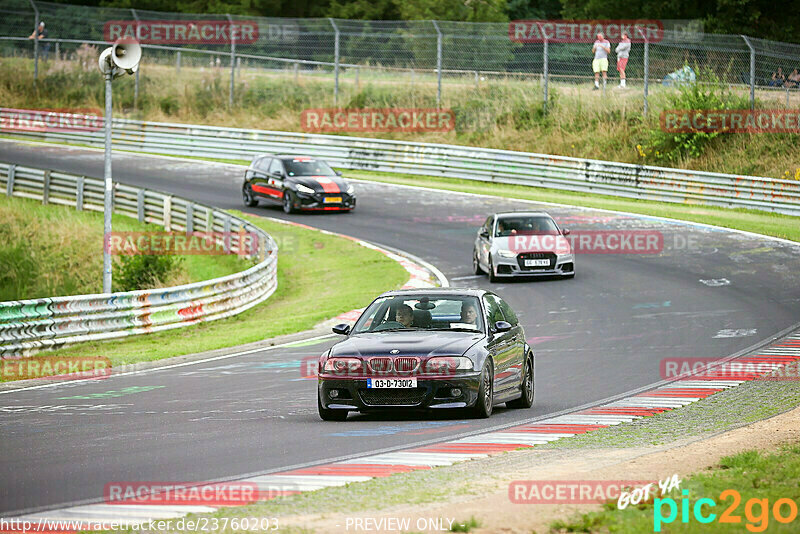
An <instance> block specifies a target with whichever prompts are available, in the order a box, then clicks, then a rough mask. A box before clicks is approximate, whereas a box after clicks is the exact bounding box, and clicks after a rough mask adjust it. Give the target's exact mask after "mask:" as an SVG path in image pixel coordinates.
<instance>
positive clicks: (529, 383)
mask: <svg viewBox="0 0 800 534" xmlns="http://www.w3.org/2000/svg"><path fill="white" fill-rule="evenodd" d="M533 378H534V377H533V355H531V354H529V355H528V357H527V358H525V376H524V377H523V378H522V384H521V387H520V389H521V390H522V396H521V397H520V398H518V399H514V400H513V401H508V402H507V403H506V406H508V407H509V408H530V407H531V406H533V396H534V392H535V389H534V381H533Z"/></svg>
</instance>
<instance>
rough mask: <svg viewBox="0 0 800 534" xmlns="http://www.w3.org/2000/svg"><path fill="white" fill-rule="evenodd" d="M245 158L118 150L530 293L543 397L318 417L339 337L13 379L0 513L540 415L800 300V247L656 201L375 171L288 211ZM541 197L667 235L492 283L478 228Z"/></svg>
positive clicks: (614, 389)
mask: <svg viewBox="0 0 800 534" xmlns="http://www.w3.org/2000/svg"><path fill="white" fill-rule="evenodd" d="M102 157H103V155H102V152H100V151H91V150H85V149H77V148H64V147H56V146H44V145H39V146H32V145H26V144H22V143H12V142H7V141H2V142H0V161H7V162H12V163H18V164H21V165H28V166H35V167H42V168H50V169H54V170H60V171H65V172H71V173H79V174H85V175H87V176H94V177H102V169H103V167H102ZM242 174H243V168H242V167H238V166H233V165H224V164H206V163H203V162H192V161H187V160H177V159H170V158H161V157H148V156H138V155H132V154H125V153H118V154H115V155H114V178H115V180H117V181H119V182H123V183H128V184H133V185H137V186H143V187H148V188H152V189H158V190H161V191H169V192H172V193H174V194H176V195H179V196H183V197H187V198H192V199H194V200H196V201H199V202H202V203H206V204H211V205H214V206H217V207H220V208H226V209H227V208H234V209H239V210H243V211H246V212H249V213H256V214H259V215H264V216H270V217H276V218H282V219H290V220H292V221H297V222H301V223H303V224H307V225H310V226H314V227H317V228H322V229H326V230H331V231H334V232H339V233H342V234H346V235H350V236H354V237H357V238H361V239H365V240H368V241H371V242H374V243H377V244H383V245H387V246H389V247H395V248H399V249H402V250H405V251H407V252H409V253H411V254H414V255H416V256H418V257H420V258H422V259H424V260H426V261H428V262H430V263H432V264H433V265H435V266H437V267H438V268H439V269H440V270H441V271H443V272H444V274H445V275H446V276H447V277H448V278H449V279H450V280H451V283H452V285H454V286H460V287H483V288H490V289H492V290H493V291H495V292H497V293H498V294H500V295H502V296H503V297H504V298H506V299H507V300H508V301H509V302H510V303H511V305H512V306H513V307H514V309H515V310H517V312H518V314H519V316H520V320H521V322H522V324H523V325H524V327H525V330H526V334H527V338H528V341H529V342H530V343H531V345H532V346H533V348H534V350H535V352H536V404H535V405H534V407H533V408H531V409H529V410H523V411H519V410H510V409H504V408H498V409H497V410H496V412H495V414H494V415H493V416H492V418H491V419H489V420H481V421H478V420H470V419H465V418H464V417H463V415H461V414H447V413H436V414H433V415H417V414H397V415H393V416H378V415H358V414H356V415H351V416H350V418H349V419H348V421H347V422H345V423H325V422H322V421H321V420H319V418H318V416H317V413H316V404H315V402H316V399H315V394H316V390H315V381H314V380H313V379H308V378H303V376H302V372H301V364H302V361H303V359H304V358H308V357H314V356H318V355H319V354H320V353H321V352H322V351H323V350H325V349H326V348H327V347H328V346H330V344H332V343H333V342H334V341H335V338H334V337H330V338H326V339H323V340H319V341H316V342H311V343H310V344H301V345H299V346H297V345H295V346H290V347H278V348H272V349H268V350H259V351H255V352H252V353H249V354H245V355H240V356H235V357H230V358H225V359H220V360H215V361H209V362H200V363H192V364H189V365H183V366H179V367H167V368H163V369H152V370H148V371H145V372H141V373H137V374H130V375H120V376H112V377H111V378H109V379H106V380H102V381H94V382H82V383H71V384H70V383H64V384H59V385H57V386H54V387H47V388H39V389H28V390H21V391H13V392H7V393H3V394H0V436H2V440H1V442H2V446H3V453H2V455H0V496H1V497H2V498H0V516H8V515H11V514H14V515H16V514H18V513H20V512H21V511H23V510H26V511H32V510H39V509H47V508H55V507H60V506H62V505H66V504H68V503H75V502H79V501H85V500H93V499H99V498H101V497H102V494H103V493H102V492H103V487H104V485H105V484H107V483H110V482H115V481H147V480H149V481H205V480H216V479H222V478H226V477H228V478H230V477H235V476H238V475H245V474H252V473H262V472H269V471H278V470H282V469H284V468H286V467H290V466H298V465H304V464H314V463H323V462H329V461H330V460H331V459H334V458H339V457H343V456H358V455H361V454H367V453H371V452H374V451H376V450H380V449H387V448H394V447H405V446H411V445H415V444H418V443H421V442H424V441H429V440H445V439H449V438H452V437H453V436H454V435H457V434H460V433H463V432H476V431H479V430H481V429H485V428H489V427H493V426H497V425H503V424H506V425H510V424H512V423H515V422H521V421H525V420H529V419H531V418H539V417H544V416H547V415H548V414H553V413H555V412H559V411H562V410H567V409H570V408H574V407H577V406H582V405H584V404H587V403H591V402H595V401H598V400H600V399H605V398H607V397H610V396H613V395H617V394H623V393H625V392H628V391H631V390H634V389H637V388H641V387H643V386H647V385H648V384H652V383H655V382H658V381H659V380H660V379H661V377H660V363H661V362H662V360H664V359H667V358H684V357H724V356H728V355H730V354H733V353H735V352H738V351H741V350H743V349H746V348H748V347H751V346H753V345H755V344H757V343H759V342H760V341H763V340H767V339H769V338H770V337H771V336H773V335H774V334H776V333H777V332H780V331H781V330H783V329H785V328H788V327H789V326H791V325H793V324H794V323H796V322H797V320H798V317H800V313H798V311H799V310H800V248H798V247H796V246H792V245H787V244H782V243H777V242H775V241H771V240H766V239H763V238H758V237H753V236H746V235H742V234H737V233H734V232H728V231H723V230H715V229H707V228H701V227H697V226H691V225H685V224H681V223H673V222H666V221H662V220H657V219H652V218H646V217H637V216H629V215H618V214H611V213H605V212H598V211H592V210H582V209H579V208H571V207H554V206H536V205H534V204H531V203H528V202H522V201H515V200H509V199H501V198H490V197H479V196H471V195H462V194H455V193H449V192H437V191H429V190H419V189H412V188H404V187H395V186H389V185H382V184H376V183H357V184H356V187H357V194H358V207H357V209H356V210H355V211H354V212H353V213H351V214H322V215H320V214H293V215H290V216H287V215H285V214H284V213H283V212H282V211H281V210H280V209H279V208H277V207H258V208H244V207H243V205H242V203H241V195H240V187H241V179H242ZM346 175H347V173H345V176H346ZM535 207H539V208H543V209H546V210H547V211H548V212H550V213H551V214H552V215H553V216H554V217H556V219H557V220H559V221H560V223H561V224H562V226H566V227H568V228H570V229H572V230H611V229H614V230H641V229H649V230H655V231H658V232H661V233H662V234H663V238H664V248H663V250H662V251H661V252H660V253H657V254H582V255H580V256H578V258H577V276H576V277H575V279H574V280H550V281H525V282H503V283H497V284H490V283H489V282H488V280H487V279H486V277H485V276H482V277H475V276H473V275H472V272H471V251H472V242H473V240H474V237H475V232H476V229H477V227H478V226H479V225H480V224H481V223H482V222H483V220H484V219H485V218H486V216H487V215H488V214H490V213H492V212H495V211H500V210H508V209H531V208H535ZM281 254H291V250H290V248H289V249H286V250H283V251H282V252H281ZM722 279H724V280H725V281H723V280H722ZM175 335H180V334H179V333H177V332H176V334H175ZM112 343H113V342H112Z"/></svg>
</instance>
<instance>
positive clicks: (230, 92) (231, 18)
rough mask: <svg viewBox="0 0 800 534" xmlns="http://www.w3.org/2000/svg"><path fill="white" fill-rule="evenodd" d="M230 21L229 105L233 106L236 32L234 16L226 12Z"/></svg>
mask: <svg viewBox="0 0 800 534" xmlns="http://www.w3.org/2000/svg"><path fill="white" fill-rule="evenodd" d="M225 16H226V17H228V22H230V23H231V87H230V90H229V91H228V107H231V108H232V107H233V87H234V83H236V32H234V31H233V17H231V16H230V15H229V14H227V13H226V14H225Z"/></svg>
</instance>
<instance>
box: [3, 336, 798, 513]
mask: <svg viewBox="0 0 800 534" xmlns="http://www.w3.org/2000/svg"><path fill="white" fill-rule="evenodd" d="M730 361H733V362H736V364H742V367H740V368H739V369H740V370H739V371H737V372H736V377H735V378H732V377H731V376H730V373H729V372H725V371H724V370H714V369H713V368H712V369H710V370H704V372H703V374H702V375H694V376H687V377H686V378H681V379H679V380H675V381H673V382H670V383H668V384H665V385H662V386H660V387H657V388H655V389H653V390H650V391H647V392H644V393H637V394H635V395H631V396H629V397H625V398H623V399H620V400H617V401H614V402H610V403H606V404H601V405H598V406H593V407H591V408H587V409H582V410H579V411H576V412H574V413H570V414H566V415H560V416H557V417H551V418H549V419H544V420H541V421H536V422H533V423H527V424H523V425H518V426H514V427H510V428H505V429H502V430H499V431H494V432H487V433H485V434H478V435H474V436H469V437H465V438H461V439H456V440H453V441H448V442H443V443H434V444H431V445H425V446H422V447H416V448H411V449H406V450H401V451H397V452H388V453H381V454H375V455H372V456H365V457H361V458H356V459H352V460H344V461H340V462H334V463H330V464H324V465H316V466H312V467H306V468H302V469H294V470H291V471H284V472H280V473H274V474H270V475H263V476H258V477H252V478H248V479H244V480H240V481H238V482H244V483H253V484H255V485H257V487H258V489H259V494H260V496H261V498H262V500H267V499H271V498H275V497H278V496H283V495H292V494H296V493H300V492H305V491H314V490H318V489H323V488H328V487H333V486H345V485H347V484H350V483H353V482H364V481H367V480H370V479H372V478H376V477H386V476H391V475H393V474H396V473H407V472H410V471H417V470H424V469H432V468H434V467H439V466H448V465H452V464H455V463H458V462H464V461H467V460H473V459H476V458H485V457H487V456H490V455H493V454H499V453H503V452H506V451H511V450H515V449H520V448H531V447H535V446H536V445H541V444H545V443H548V442H551V441H556V440H559V439H562V438H567V437H571V436H575V435H578V434H584V433H586V432H592V431H594V430H598V429H601V428H607V427H610V426H613V425H618V424H622V423H628V422H631V421H634V420H637V419H641V418H643V417H651V416H653V415H656V414H658V413H662V412H666V411H669V410H672V409H675V408H680V407H681V406H686V405H687V404H691V403H693V402H697V401H699V400H701V399H704V398H706V397H710V396H711V395H714V394H715V393H718V392H720V391H722V390H724V389H728V388H732V387H735V386H738V385H739V384H741V383H743V382H746V381H750V380H756V379H758V378H761V377H764V376H765V375H767V374H769V373H771V372H773V371H775V370H778V369H781V368H783V367H784V366H786V365H787V364H800V334H794V335H790V336H788V337H786V338H783V339H781V340H779V341H777V342H775V343H773V344H771V345H769V346H767V347H766V348H763V349H761V350H758V351H755V352H754V353H752V354H748V355H745V356H741V357H738V358H734V359H732V360H729V361H728V362H730ZM728 362H726V363H728ZM748 369H750V370H748ZM216 509H217V507H214V506H189V505H170V506H163V505H120V504H115V505H111V504H92V505H83V506H73V507H70V508H65V509H62V510H55V511H49V512H43V513H37V514H30V515H26V516H23V517H19V518H15V519H19V520H28V521H39V520H44V519H48V520H51V521H52V520H71V521H81V522H82V523H83V524H84V525H86V526H87V527H88V526H89V525H96V524H97V523H105V524H108V523H110V522H111V521H117V522H123V523H124V524H126V525H128V526H132V525H137V524H142V523H146V522H148V521H150V520H153V519H168V518H178V517H182V516H184V515H186V514H189V513H206V512H213V511H215V510H216Z"/></svg>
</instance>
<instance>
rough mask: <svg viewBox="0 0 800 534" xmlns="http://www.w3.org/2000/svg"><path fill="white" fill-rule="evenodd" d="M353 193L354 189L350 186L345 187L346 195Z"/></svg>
mask: <svg viewBox="0 0 800 534" xmlns="http://www.w3.org/2000/svg"><path fill="white" fill-rule="evenodd" d="M355 192H356V188H355V187H353V186H352V184H351V185H348V186H347V194H348V195H352V194H353V193H355Z"/></svg>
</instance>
